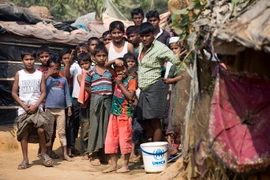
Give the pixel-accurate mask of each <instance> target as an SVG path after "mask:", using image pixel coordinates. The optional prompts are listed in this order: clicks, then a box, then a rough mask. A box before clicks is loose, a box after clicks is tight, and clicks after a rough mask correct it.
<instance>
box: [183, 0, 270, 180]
mask: <svg viewBox="0 0 270 180" xmlns="http://www.w3.org/2000/svg"><path fill="white" fill-rule="evenodd" d="M213 3H214V6H213V7H212V9H210V10H212V13H209V9H207V10H205V14H204V13H202V17H201V19H199V20H198V21H197V22H196V23H195V25H197V26H198V27H199V28H198V29H199V31H198V36H201V35H203V36H204V37H211V39H210V40H211V45H212V46H211V47H212V53H214V54H217V56H218V57H219V58H218V59H219V60H220V63H224V64H225V65H226V66H227V67H226V69H225V68H223V67H222V66H221V65H219V66H218V67H219V70H218V71H219V73H218V74H216V75H217V78H216V79H215V82H214V83H215V85H214V86H215V88H214V89H213V83H212V82H213V81H212V82H211V81H202V79H199V83H200V84H203V86H201V87H205V86H212V87H211V93H210V96H209V95H208V94H207V93H200V97H201V98H200V101H199V102H198V103H196V105H195V107H194V113H193V114H192V115H191V118H190V119H188V121H186V124H185V126H186V128H187V131H188V133H189V134H188V135H187V136H185V144H184V148H185V150H184V152H185V153H184V162H185V170H186V173H187V174H186V177H187V178H188V179H192V178H198V179H199V178H210V179H232V178H237V177H244V178H246V177H248V176H253V175H254V176H255V175H256V176H257V175H258V177H259V176H260V177H262V176H261V174H259V172H262V173H263V172H267V170H266V169H267V168H269V167H270V156H269V154H270V139H269V131H268V129H269V127H270V123H269V118H270V116H269V110H270V100H269V94H270V78H269V77H270V73H269V67H270V62H269V58H270V54H269V53H270V51H269V45H270V38H269V23H268V22H269V16H270V4H269V1H267V0H258V1H248V2H245V4H238V6H235V9H234V8H233V5H232V4H231V3H228V2H218V1H215V2H213ZM240 7H241V8H240ZM237 8H238V9H237ZM239 9H241V11H236V10H239ZM206 11H208V12H207V13H206ZM231 15H233V17H232V16H231ZM208 35H209V36H208ZM198 39H201V40H204V42H203V43H198V44H205V45H206V46H203V48H204V47H207V46H208V47H209V44H208V43H209V39H205V38H197V40H198ZM195 44H196V43H195ZM200 52H201V51H200ZM199 61H201V62H199V63H201V64H207V62H206V61H207V60H206V59H205V58H203V56H202V59H200V60H199ZM208 68H209V67H207V66H205V68H203V67H202V66H201V72H198V73H199V74H202V73H203V74H204V76H206V77H209V80H211V74H209V73H208ZM209 82H210V83H209ZM211 83H212V84H211ZM202 91H204V92H205V89H203V88H202V89H200V91H199V92H202ZM211 98H212V100H211ZM198 129H200V130H199V131H197V130H198ZM195 130H196V132H195ZM185 135H186V134H185ZM256 173H258V174H256ZM247 174H248V175H247Z"/></svg>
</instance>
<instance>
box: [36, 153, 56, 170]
mask: <svg viewBox="0 0 270 180" xmlns="http://www.w3.org/2000/svg"><path fill="white" fill-rule="evenodd" d="M44 156H45V157H43V156H42V155H41V154H40V156H39V158H40V159H41V160H42V161H43V165H44V166H46V167H52V166H53V160H52V158H50V156H49V155H48V154H45V155H44Z"/></svg>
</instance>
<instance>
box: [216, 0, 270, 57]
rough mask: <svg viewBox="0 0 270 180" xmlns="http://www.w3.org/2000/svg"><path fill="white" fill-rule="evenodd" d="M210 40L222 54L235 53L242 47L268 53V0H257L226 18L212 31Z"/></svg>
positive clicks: (269, 24)
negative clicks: (241, 11)
mask: <svg viewBox="0 0 270 180" xmlns="http://www.w3.org/2000/svg"><path fill="white" fill-rule="evenodd" d="M212 42H213V45H214V47H215V50H216V51H217V52H221V53H222V54H235V53H236V52H237V51H241V50H243V47H248V48H253V49H255V50H260V51H261V50H264V51H265V52H268V53H270V1H269V0H258V1H257V2H255V3H254V4H253V5H251V6H249V7H248V9H247V10H246V11H245V12H244V13H242V14H241V15H239V16H237V17H235V18H233V19H230V20H228V22H227V23H225V24H223V25H221V26H220V27H219V28H217V29H216V30H215V31H214V33H213V41H212ZM239 48H240V49H239Z"/></svg>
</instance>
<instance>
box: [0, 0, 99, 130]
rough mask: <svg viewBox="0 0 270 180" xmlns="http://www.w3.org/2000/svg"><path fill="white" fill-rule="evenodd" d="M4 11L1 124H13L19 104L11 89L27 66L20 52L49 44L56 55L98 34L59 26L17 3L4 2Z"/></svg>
mask: <svg viewBox="0 0 270 180" xmlns="http://www.w3.org/2000/svg"><path fill="white" fill-rule="evenodd" d="M15 11H16V12H17V13H13V12H15ZM0 13H1V14H2V15H3V16H1V18H0V94H1V96H0V125H13V124H14V123H15V122H16V117H17V108H18V106H17V104H16V103H15V102H14V100H13V98H12V96H11V89H12V84H13V80H14V79H13V77H14V75H15V73H16V71H18V70H20V69H22V67H23V64H22V63H21V57H20V52H21V51H23V50H29V49H32V50H36V49H37V48H39V47H40V46H42V45H47V46H48V47H49V48H50V50H51V53H52V54H53V55H56V54H57V53H58V52H59V51H60V50H61V49H63V48H65V47H66V48H74V47H75V46H76V45H77V44H79V43H85V42H87V40H88V38H90V37H92V36H93V35H95V34H93V33H92V32H86V31H84V30H82V29H77V28H71V30H70V32H68V31H63V30H60V29H61V27H59V23H58V26H57V25H56V22H54V21H52V20H49V19H44V18H41V17H38V16H37V15H35V14H33V13H32V12H31V11H29V10H28V9H27V8H21V7H17V6H15V5H13V4H1V5H0ZM56 27H58V29H57V28H56ZM37 64H38V62H37Z"/></svg>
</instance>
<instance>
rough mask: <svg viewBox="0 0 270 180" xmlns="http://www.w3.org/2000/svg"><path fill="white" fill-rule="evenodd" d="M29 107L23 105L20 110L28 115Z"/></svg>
mask: <svg viewBox="0 0 270 180" xmlns="http://www.w3.org/2000/svg"><path fill="white" fill-rule="evenodd" d="M29 107H30V106H26V105H24V106H23V107H22V108H23V109H24V110H25V112H26V113H29V109H30V108H29Z"/></svg>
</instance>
